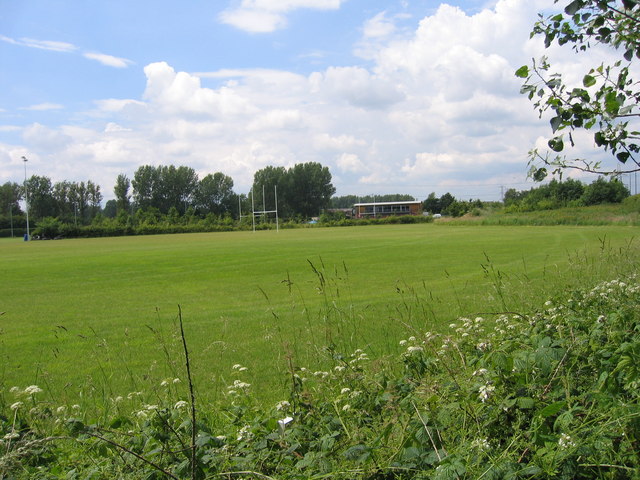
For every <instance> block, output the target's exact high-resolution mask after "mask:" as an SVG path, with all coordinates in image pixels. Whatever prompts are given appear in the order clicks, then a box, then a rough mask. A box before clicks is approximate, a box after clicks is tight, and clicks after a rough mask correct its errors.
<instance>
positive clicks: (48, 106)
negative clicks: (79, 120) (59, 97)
mask: <svg viewBox="0 0 640 480" xmlns="http://www.w3.org/2000/svg"><path fill="white" fill-rule="evenodd" d="M63 108H64V107H63V106H62V105H60V104H58V103H49V102H45V103H38V104H37V105H30V106H28V107H24V108H22V110H31V111H36V112H44V111H46V110H61V109H63Z"/></svg>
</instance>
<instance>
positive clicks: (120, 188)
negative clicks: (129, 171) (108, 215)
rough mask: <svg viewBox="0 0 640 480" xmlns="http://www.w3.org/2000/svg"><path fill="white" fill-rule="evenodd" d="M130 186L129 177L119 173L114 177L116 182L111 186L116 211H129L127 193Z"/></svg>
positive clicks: (129, 201)
mask: <svg viewBox="0 0 640 480" xmlns="http://www.w3.org/2000/svg"><path fill="white" fill-rule="evenodd" d="M130 187H131V182H130V181H129V178H128V177H127V176H126V175H125V174H123V173H121V174H120V175H118V177H117V178H116V184H115V186H114V187H113V193H114V194H115V196H116V206H117V210H118V212H121V211H123V210H124V211H125V212H128V211H129V207H130V205H131V196H130V195H129V188H130Z"/></svg>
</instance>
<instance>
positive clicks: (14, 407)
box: [11, 402, 24, 410]
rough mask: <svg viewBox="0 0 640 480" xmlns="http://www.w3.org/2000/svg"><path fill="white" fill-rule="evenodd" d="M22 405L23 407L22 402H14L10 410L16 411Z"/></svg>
mask: <svg viewBox="0 0 640 480" xmlns="http://www.w3.org/2000/svg"><path fill="white" fill-rule="evenodd" d="M23 405H24V403H22V402H16V403H14V404H12V405H11V410H18V409H19V408H20V407H22V406H23Z"/></svg>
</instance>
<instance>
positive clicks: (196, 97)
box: [144, 62, 255, 117]
mask: <svg viewBox="0 0 640 480" xmlns="http://www.w3.org/2000/svg"><path fill="white" fill-rule="evenodd" d="M144 72H145V75H146V76H147V88H146V90H145V92H144V98H145V100H147V101H149V103H150V104H151V106H152V107H154V108H157V109H160V110H161V111H162V112H164V113H167V114H175V115H178V114H199V115H206V116H214V117H215V116H220V115H225V116H226V115H236V114H244V113H252V112H254V111H255V108H254V107H253V106H252V105H251V104H250V102H249V101H248V100H247V99H246V98H243V97H242V96H241V95H238V94H237V93H236V92H235V91H234V90H233V89H232V88H228V87H222V88H220V89H219V90H217V91H216V90H212V89H209V88H203V87H202V86H201V84H200V79H199V78H198V77H195V76H193V75H190V74H188V73H186V72H177V73H176V72H175V70H174V69H173V68H172V67H170V66H169V65H168V64H167V63H165V62H158V63H151V64H149V65H147V66H146V67H145V68H144Z"/></svg>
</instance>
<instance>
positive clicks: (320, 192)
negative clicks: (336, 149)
mask: <svg viewBox="0 0 640 480" xmlns="http://www.w3.org/2000/svg"><path fill="white" fill-rule="evenodd" d="M334 193H336V189H335V187H334V186H333V184H332V183H331V173H330V172H329V168H328V167H323V166H322V165H321V164H319V163H317V162H308V163H299V164H297V165H294V166H293V167H292V168H290V169H289V170H288V171H287V189H286V191H285V199H286V203H287V204H288V205H289V207H290V208H291V209H292V210H293V211H294V213H296V214H298V215H301V216H303V217H307V218H308V217H313V216H316V215H320V213H321V211H322V210H323V209H325V208H327V207H328V206H329V203H330V202H331V196H332V195H333V194H334Z"/></svg>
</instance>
